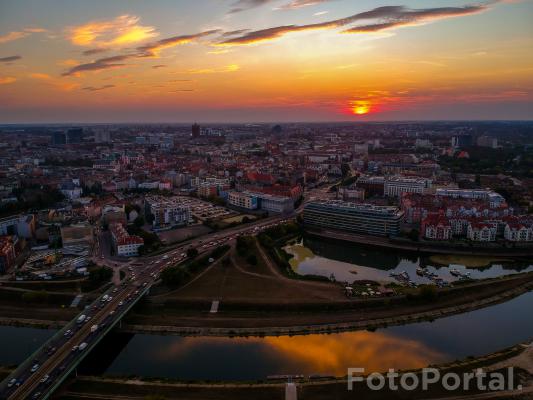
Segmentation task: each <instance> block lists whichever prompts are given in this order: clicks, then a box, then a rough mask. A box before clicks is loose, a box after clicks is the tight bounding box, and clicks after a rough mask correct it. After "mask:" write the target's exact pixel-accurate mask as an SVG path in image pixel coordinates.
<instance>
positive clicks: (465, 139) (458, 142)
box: [451, 135, 473, 148]
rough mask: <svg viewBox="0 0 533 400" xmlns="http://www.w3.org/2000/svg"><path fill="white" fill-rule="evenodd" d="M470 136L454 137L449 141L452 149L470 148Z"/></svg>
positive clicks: (471, 141)
mask: <svg viewBox="0 0 533 400" xmlns="http://www.w3.org/2000/svg"><path fill="white" fill-rule="evenodd" d="M472 143H473V140H472V135H454V136H452V139H451V145H452V147H456V148H457V147H468V146H472Z"/></svg>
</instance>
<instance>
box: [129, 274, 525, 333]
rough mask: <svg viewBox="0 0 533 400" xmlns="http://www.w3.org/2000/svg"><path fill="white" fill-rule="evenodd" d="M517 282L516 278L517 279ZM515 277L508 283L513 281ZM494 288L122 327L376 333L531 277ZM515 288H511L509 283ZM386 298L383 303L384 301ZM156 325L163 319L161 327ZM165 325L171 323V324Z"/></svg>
mask: <svg viewBox="0 0 533 400" xmlns="http://www.w3.org/2000/svg"><path fill="white" fill-rule="evenodd" d="M515 279H516V277H515ZM515 279H513V280H511V282H513V281H514V280H515ZM491 281H493V282H491V283H492V285H491V286H492V287H490V289H491V290H487V289H489V288H482V287H481V286H478V287H477V288H476V289H473V293H463V295H461V296H453V298H451V299H450V298H448V299H446V300H443V301H441V302H439V301H432V302H429V303H427V304H411V305H402V306H396V307H394V306H392V305H391V304H390V303H386V302H385V303H384V306H383V307H371V308H367V309H364V308H363V309H352V310H350V311H344V312H343V311H338V312H327V313H324V312H322V313H320V312H316V313H303V312H300V313H285V314H282V313H259V312H258V313H236V312H234V313H231V312H227V313H220V314H218V315H209V314H205V315H203V316H201V317H198V315H194V314H190V313H186V314H185V315H183V310H182V315H181V316H179V317H178V318H175V316H174V315H173V313H172V312H171V311H170V310H165V311H164V312H163V313H162V318H158V317H157V316H152V317H151V318H150V317H148V318H143V317H142V316H140V315H139V314H135V315H133V316H132V317H131V318H128V319H127V321H126V323H124V324H123V325H122V329H123V330H125V331H127V332H131V333H152V334H175V335H180V336H280V335H303V334H309V333H332V332H344V331H355V330H365V329H366V330H375V329H379V328H385V327H388V326H394V325H406V324H410V323H414V322H420V321H433V320H435V319H438V318H442V317H446V316H450V315H454V314H461V313H465V312H468V311H473V310H477V309H480V308H484V307H487V306H490V305H494V304H498V303H502V302H505V301H507V300H510V299H512V298H514V297H517V296H519V295H521V294H523V293H526V292H528V291H530V290H533V274H528V275H527V279H525V280H524V277H521V283H520V284H518V285H516V286H514V287H511V288H508V289H505V286H506V285H505V283H507V284H509V283H510V282H509V281H508V282H505V281H503V282H501V281H502V280H499V281H500V282H494V280H491ZM511 286H513V285H511ZM385 300H387V299H385ZM160 321H166V322H167V323H166V324H164V325H163V324H161V323H160ZM168 322H172V325H169V324H168Z"/></svg>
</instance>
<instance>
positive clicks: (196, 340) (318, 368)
mask: <svg viewBox="0 0 533 400" xmlns="http://www.w3.org/2000/svg"><path fill="white" fill-rule="evenodd" d="M532 309H533V292H529V293H527V294H524V295H522V296H520V297H517V298H515V299H513V300H510V301H508V302H506V303H503V304H498V305H495V306H491V307H488V308H485V309H482V310H476V311H472V312H469V313H466V314H461V315H456V316H451V317H446V318H443V319H439V320H436V321H434V322H431V323H430V322H423V323H415V324H411V325H406V326H398V327H390V328H386V329H380V330H378V331H376V332H368V331H357V332H346V333H338V334H330V335H306V336H292V337H289V336H281V337H266V338H259V337H253V338H216V337H179V336H163V335H124V334H116V335H111V336H110V337H109V338H107V339H106V340H105V341H104V342H103V343H102V344H101V346H99V347H98V348H97V349H95V351H94V352H93V353H92V354H91V355H90V359H89V360H87V362H85V365H84V366H82V369H83V370H84V371H83V372H86V373H104V374H105V375H143V376H158V377H169V378H179V379H195V380H197V379H201V380H248V379H250V380H252V379H264V378H265V377H267V376H268V375H277V374H324V375H337V376H341V375H345V374H346V370H347V368H348V367H364V368H366V369H367V371H372V370H374V371H375V370H377V371H382V370H387V369H388V368H404V369H405V368H418V367H423V366H427V365H429V364H434V363H440V362H446V361H451V360H455V359H462V358H465V357H468V356H476V355H482V354H487V353H491V352H493V351H496V350H500V349H502V348H505V347H508V346H511V345H514V344H516V343H518V342H521V341H526V340H530V339H532V338H533V318H531V310H532ZM52 333H53V331H50V330H39V329H29V328H10V327H0V343H2V346H1V348H0V364H3V365H6V364H16V363H18V362H20V361H21V360H23V359H24V358H25V357H27V356H28V355H29V354H31V352H32V351H33V350H34V349H35V348H37V346H39V344H41V343H42V342H44V341H45V340H46V339H47V338H48V337H49V336H50V335H51V334H52Z"/></svg>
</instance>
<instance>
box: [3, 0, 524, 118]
mask: <svg viewBox="0 0 533 400" xmlns="http://www.w3.org/2000/svg"><path fill="white" fill-rule="evenodd" d="M0 10H1V11H2V12H1V14H0V24H1V26H2V28H1V30H0V103H1V104H2V108H1V110H0V123H51V122H59V123H62V122H63V123H75V122H78V123H97V122H104V123H105V122H109V123H111V122H126V123H127V122H192V121H195V120H197V121H205V122H288V121H302V122H319V121H349V122H358V121H390V120H396V121H401V120H467V119H473V120H485V119H486V120H494V119H505V120H515V119H516V120H527V119H531V111H532V109H533V91H532V88H533V78H532V77H533V74H532V73H531V72H532V71H533V67H532V65H533V54H532V53H531V51H530V49H531V48H532V45H533V35H532V33H533V32H532V31H533V28H532V27H531V24H530V20H531V15H532V13H533V3H532V2H531V1H527V0H524V1H518V0H517V1H510V0H507V1H505V0H493V1H486V2H479V3H478V2H474V1H468V0H463V1H455V0H454V1H444V0H440V1H435V0H431V1H424V2H422V1H416V0H405V1H402V2H393V1H392V0H387V1H377V2H376V1H360V2H357V4H354V2H353V1H347V0H334V1H333V0H219V1H214V0H204V1H197V2H195V3H194V4H190V2H186V1H178V2H171V1H156V2H151V3H150V4H148V3H145V2H128V3H127V4H126V3H108V2H101V1H96V2H90V3H89V2H78V1H72V2H68V3H66V4H65V3H63V2H56V1H48V2H39V1H18V2H7V1H0Z"/></svg>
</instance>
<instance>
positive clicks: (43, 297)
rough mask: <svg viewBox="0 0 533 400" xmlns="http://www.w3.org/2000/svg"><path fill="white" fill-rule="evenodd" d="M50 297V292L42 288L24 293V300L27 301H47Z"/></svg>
mask: <svg viewBox="0 0 533 400" xmlns="http://www.w3.org/2000/svg"><path fill="white" fill-rule="evenodd" d="M48 297H49V295H48V292H46V291H44V290H40V291H38V292H25V293H24V294H23V295H22V300H24V301H25V302H27V303H47V302H48Z"/></svg>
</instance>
